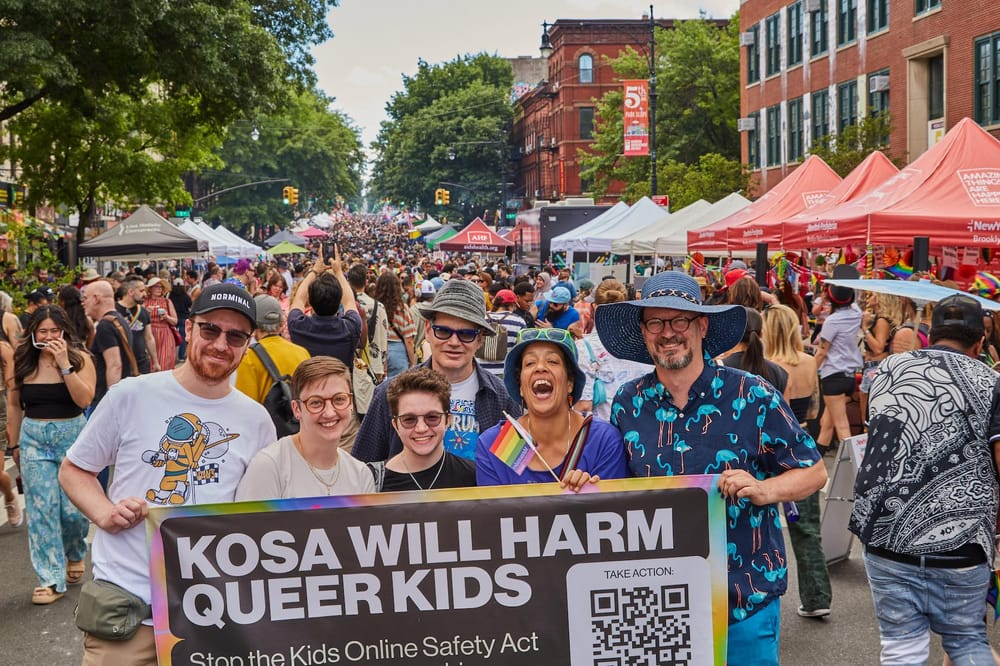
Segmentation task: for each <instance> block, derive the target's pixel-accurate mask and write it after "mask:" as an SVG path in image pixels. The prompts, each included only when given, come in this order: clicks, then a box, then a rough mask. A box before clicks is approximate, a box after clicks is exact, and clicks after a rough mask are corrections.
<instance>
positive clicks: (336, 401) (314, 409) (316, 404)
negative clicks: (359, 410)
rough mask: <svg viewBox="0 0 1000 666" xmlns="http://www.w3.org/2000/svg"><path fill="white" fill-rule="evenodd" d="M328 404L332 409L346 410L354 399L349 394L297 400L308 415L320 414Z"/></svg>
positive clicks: (316, 396)
mask: <svg viewBox="0 0 1000 666" xmlns="http://www.w3.org/2000/svg"><path fill="white" fill-rule="evenodd" d="M328 402H329V403H330V404H332V405H333V407H334V409H347V408H348V407H350V406H351V403H352V402H354V398H352V397H351V394H350V393H334V394H333V395H332V396H330V397H329V398H324V397H321V396H318V395H314V396H312V397H309V398H306V399H305V400H299V404H300V405H302V406H303V407H305V409H306V411H307V412H309V413H310V414H322V413H323V410H324V409H326V403H328Z"/></svg>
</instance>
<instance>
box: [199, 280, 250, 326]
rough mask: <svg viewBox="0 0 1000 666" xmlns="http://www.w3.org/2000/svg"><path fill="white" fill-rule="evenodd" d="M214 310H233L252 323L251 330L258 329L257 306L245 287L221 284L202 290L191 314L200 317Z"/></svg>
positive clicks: (227, 283) (228, 283)
mask: <svg viewBox="0 0 1000 666" xmlns="http://www.w3.org/2000/svg"><path fill="white" fill-rule="evenodd" d="M212 310H233V311H234V312H238V313H240V314H241V315H243V316H244V317H246V318H247V319H248V320H249V321H250V329H251V330H253V329H255V328H257V305H256V304H255V303H254V300H253V297H252V296H251V295H250V293H249V292H248V291H247V290H246V289H244V288H243V287H240V286H237V285H235V284H232V283H230V282H220V283H219V284H213V285H209V286H208V287H205V288H204V289H202V290H201V293H200V294H198V298H197V299H195V301H194V305H193V306H192V307H191V314H192V315H200V314H205V313H206V312H211V311H212Z"/></svg>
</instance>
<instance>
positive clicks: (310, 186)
mask: <svg viewBox="0 0 1000 666" xmlns="http://www.w3.org/2000/svg"><path fill="white" fill-rule="evenodd" d="M289 100H290V102H289V104H288V105H287V106H286V107H285V108H283V109H282V110H281V111H280V112H276V113H273V114H271V115H267V116H262V117H260V118H259V119H257V120H256V121H255V123H256V124H255V127H256V128H257V130H258V132H259V137H258V139H257V140H254V139H253V138H252V137H251V136H250V131H249V127H248V126H247V124H246V123H238V124H236V125H234V126H233V127H231V128H230V130H229V133H228V135H227V137H226V140H225V143H224V144H223V146H222V148H221V150H220V151H219V153H218V155H219V161H220V163H222V164H223V165H224V166H223V168H222V170H219V171H206V172H204V173H203V174H201V176H200V177H199V180H198V190H199V192H204V193H210V192H213V191H218V190H222V189H225V188H229V187H233V186H236V185H240V184H244V183H248V182H254V181H259V180H269V179H286V180H283V181H282V182H275V183H267V184H262V185H259V186H255V187H247V188H241V189H239V190H233V191H230V192H226V193H225V194H222V195H220V196H218V197H212V198H209V199H207V200H206V201H205V203H204V204H203V205H201V206H199V208H203V209H204V217H205V218H206V219H209V220H211V221H213V222H219V223H224V224H225V225H226V226H227V227H229V228H230V229H233V230H234V231H242V232H243V233H244V234H245V235H246V236H248V237H249V236H250V234H249V233H246V232H247V231H248V228H249V227H252V226H253V225H255V224H256V223H261V222H264V223H267V224H271V223H279V222H280V221H284V220H290V219H291V217H292V209H291V208H289V207H288V206H286V205H285V204H284V203H283V202H282V199H281V190H282V188H283V187H284V186H286V185H290V186H292V187H296V188H298V189H299V197H300V204H299V210H300V211H304V210H307V209H309V208H313V210H323V209H326V208H329V205H328V204H329V202H331V201H332V200H333V199H334V198H335V197H337V196H338V195H339V196H342V197H344V198H345V199H352V198H356V197H358V195H359V194H360V190H361V172H362V170H363V168H364V153H363V151H362V144H361V137H360V130H358V129H357V128H356V127H354V126H353V125H352V124H351V122H350V121H349V119H348V118H347V117H345V116H344V115H343V114H342V113H340V112H339V111H335V110H332V109H330V104H331V100H329V99H328V98H326V97H324V96H323V95H322V94H321V93H319V92H316V91H304V92H300V93H292V94H290V95H289Z"/></svg>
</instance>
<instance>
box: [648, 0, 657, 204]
mask: <svg viewBox="0 0 1000 666" xmlns="http://www.w3.org/2000/svg"><path fill="white" fill-rule="evenodd" d="M646 112H647V113H648V114H649V121H648V122H649V196H651V197H652V196H655V195H656V189H657V188H656V19H654V18H653V5H650V6H649V109H647V111H646Z"/></svg>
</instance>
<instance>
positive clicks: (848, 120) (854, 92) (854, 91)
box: [837, 81, 858, 134]
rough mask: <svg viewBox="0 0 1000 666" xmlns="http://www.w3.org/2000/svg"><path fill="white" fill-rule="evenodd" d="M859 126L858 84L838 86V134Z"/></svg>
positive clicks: (852, 82)
mask: <svg viewBox="0 0 1000 666" xmlns="http://www.w3.org/2000/svg"><path fill="white" fill-rule="evenodd" d="M857 124H858V82H857V81H848V82H847V83H841V84H840V85H839V86H837V133H838V134H839V133H840V132H843V131H844V128H845V127H850V126H851V125H857Z"/></svg>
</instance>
